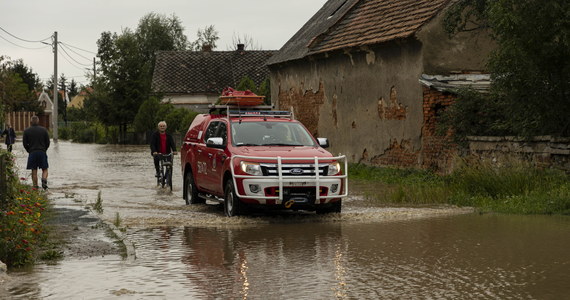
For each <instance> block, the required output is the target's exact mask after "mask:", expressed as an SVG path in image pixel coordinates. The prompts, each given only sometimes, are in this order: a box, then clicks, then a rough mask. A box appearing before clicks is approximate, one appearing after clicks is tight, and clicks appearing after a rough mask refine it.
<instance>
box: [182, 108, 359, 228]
mask: <svg viewBox="0 0 570 300" xmlns="http://www.w3.org/2000/svg"><path fill="white" fill-rule="evenodd" d="M218 108H219V107H218ZM326 147H328V140H327V139H326V138H318V139H315V138H314V137H313V136H312V135H311V134H310V133H309V131H308V130H307V129H306V128H305V127H304V126H303V125H302V124H301V123H300V122H299V121H297V120H295V118H294V116H293V114H292V113H291V112H288V111H273V110H256V109H253V108H250V109H248V110H243V107H242V109H241V110H231V107H229V106H228V107H226V109H225V111H224V110H221V112H220V113H219V114H201V115H198V116H197V117H196V118H195V119H194V121H193V122H192V124H191V125H190V128H189V129H188V132H187V133H186V136H185V137H184V141H183V144H182V149H181V151H180V153H181V155H180V157H181V167H182V175H183V178H184V185H183V187H184V188H183V189H184V191H183V197H184V199H185V200H186V204H194V203H204V202H205V200H213V201H216V202H218V203H224V212H225V214H226V215H227V216H228V217H232V216H236V215H240V214H243V213H245V212H246V210H247V208H248V207H252V206H256V205H257V206H265V207H268V208H279V209H292V210H309V211H316V212H317V213H331V212H340V211H341V206H342V198H344V197H346V196H347V190H348V187H347V175H346V172H347V162H346V157H345V156H337V157H334V156H333V155H332V154H330V153H329V152H328V151H326V150H325V149H323V148H326Z"/></svg>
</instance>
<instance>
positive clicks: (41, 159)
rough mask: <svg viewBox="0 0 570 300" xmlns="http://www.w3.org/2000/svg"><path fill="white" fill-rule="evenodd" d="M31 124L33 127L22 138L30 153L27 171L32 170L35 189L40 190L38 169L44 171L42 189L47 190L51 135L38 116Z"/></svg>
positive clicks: (25, 131)
mask: <svg viewBox="0 0 570 300" xmlns="http://www.w3.org/2000/svg"><path fill="white" fill-rule="evenodd" d="M31 123H32V126H30V127H28V128H26V130H24V134H23V136H22V143H23V144H24V148H25V149H26V151H27V152H28V153H29V155H28V165H27V167H26V169H28V170H32V182H33V184H34V187H35V188H38V169H42V188H43V189H44V190H46V189H47V188H48V186H47V178H48V168H49V164H48V157H47V153H46V151H47V149H48V148H49V145H50V140H49V133H48V131H47V129H46V128H45V127H43V126H40V125H39V118H38V116H33V117H32V119H31Z"/></svg>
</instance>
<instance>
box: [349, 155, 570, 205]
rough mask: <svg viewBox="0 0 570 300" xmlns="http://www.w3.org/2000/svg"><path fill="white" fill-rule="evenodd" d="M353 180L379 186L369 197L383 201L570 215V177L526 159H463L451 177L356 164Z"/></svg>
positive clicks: (352, 175)
mask: <svg viewBox="0 0 570 300" xmlns="http://www.w3.org/2000/svg"><path fill="white" fill-rule="evenodd" d="M349 178H350V179H351V180H356V181H359V182H364V183H369V184H374V185H375V186H378V188H377V189H376V190H375V191H374V192H365V196H366V197H367V198H368V199H371V200H372V201H376V202H377V203H378V204H382V205H395V204H396V205H427V204H451V205H458V206H472V207H475V208H477V209H479V210H480V211H483V212H500V213H511V214H563V215H569V214H570V175H568V174H565V173H564V172H563V171H559V170H552V169H538V168H535V167H533V166H531V165H530V164H528V163H526V162H522V161H513V162H509V163H506V164H503V165H501V166H496V165H494V164H492V163H490V162H484V161H483V162H481V161H469V160H461V161H460V162H459V164H458V167H457V168H456V169H455V171H454V172H453V173H452V174H450V175H436V174H434V173H432V172H429V171H425V170H413V169H394V168H378V167H370V166H365V165H360V164H352V165H350V166H349Z"/></svg>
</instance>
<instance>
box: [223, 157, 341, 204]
mask: <svg viewBox="0 0 570 300" xmlns="http://www.w3.org/2000/svg"><path fill="white" fill-rule="evenodd" d="M236 159H241V160H254V161H255V160H258V161H259V160H263V161H267V160H275V161H277V173H278V175H277V176H264V175H262V176H259V175H238V174H236V172H235V169H234V165H235V163H234V162H235V160H236ZM291 160H294V161H300V160H303V161H307V160H314V170H315V175H314V176H287V177H286V178H285V177H284V176H283V161H291ZM321 160H327V161H337V162H338V161H344V173H345V174H342V175H333V176H329V175H320V172H319V161H321ZM230 167H231V171H232V180H233V182H234V187H235V193H236V195H237V196H238V197H240V198H249V199H275V200H279V202H283V195H284V192H283V182H284V181H288V182H309V183H314V184H315V190H316V191H315V196H316V201H319V200H320V199H329V198H343V197H346V196H348V162H347V160H346V155H341V156H336V157H316V156H315V157H281V156H277V157H257V156H245V155H235V156H232V157H231V161H230ZM236 178H246V179H277V180H278V182H279V196H265V195H263V196H256V195H242V194H240V192H239V189H238V185H237V181H236ZM321 179H341V182H342V188H343V189H344V193H343V194H342V195H340V194H339V195H333V196H329V195H327V196H321V193H320V192H319V189H320V181H321ZM243 188H244V191H245V186H244V187H243ZM339 188H341V187H339ZM277 204H280V203H277Z"/></svg>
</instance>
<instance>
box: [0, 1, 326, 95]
mask: <svg viewBox="0 0 570 300" xmlns="http://www.w3.org/2000/svg"><path fill="white" fill-rule="evenodd" d="M326 1H327V0H287V1H280V0H239V1H236V0H90V1H87V0H0V56H8V57H9V58H10V59H12V60H15V59H20V58H21V59H23V61H24V63H25V64H26V65H27V66H28V67H30V68H32V71H33V72H35V73H37V74H38V75H39V77H40V79H41V80H42V81H44V82H45V81H46V80H47V78H48V77H50V76H52V74H53V66H54V63H53V52H52V50H51V46H49V45H45V44H42V43H39V42H33V43H32V42H27V41H41V40H45V42H47V43H51V39H50V37H51V36H52V35H53V33H54V32H55V31H57V32H58V40H59V41H60V42H63V43H65V44H66V45H68V46H69V47H65V48H66V49H65V50H66V51H67V54H66V53H62V50H61V48H60V50H59V55H58V73H59V76H61V74H62V73H63V74H65V76H66V78H67V79H68V80H71V79H72V78H73V79H75V81H76V82H78V83H79V84H87V83H88V82H87V80H86V78H85V76H84V75H85V72H87V70H86V69H89V70H90V71H91V70H92V68H93V67H92V65H93V57H95V53H96V52H97V44H96V43H97V40H98V39H99V37H100V36H101V33H102V32H104V31H110V32H116V33H121V32H122V30H123V29H124V28H130V29H133V30H134V29H136V27H137V25H138V22H139V20H140V19H141V18H142V17H143V16H144V15H146V14H148V13H150V12H154V13H159V14H162V15H166V16H171V15H172V14H174V15H176V16H177V17H178V18H179V19H180V21H181V22H182V26H184V28H185V29H186V32H185V33H186V36H187V37H188V40H189V41H194V40H195V39H196V38H197V36H196V32H197V31H198V29H203V28H204V27H206V26H209V25H214V26H215V28H216V30H217V31H218V35H219V37H220V39H219V40H218V47H217V48H216V50H220V51H221V50H229V49H230V48H231V47H232V46H231V45H232V41H233V38H234V37H235V36H244V35H247V36H249V37H251V38H252V39H253V40H254V42H255V43H256V44H257V45H259V46H260V47H261V48H262V49H263V50H278V49H280V48H281V46H283V44H285V42H286V41H287V40H289V38H291V37H292V36H293V34H295V32H297V31H298V30H299V29H300V28H301V26H303V24H305V23H306V22H307V21H308V20H309V18H310V17H311V16H313V15H314V14H315V13H316V12H317V11H318V10H319V9H320V8H321V7H322V6H323V5H324V3H325V2H326ZM2 29H3V30H5V31H7V32H8V33H6V32H5V31H3V30H2ZM10 34H11V35H14V36H15V37H13V36H11V35H10ZM24 40H25V41H24ZM74 47H75V48H74ZM26 48H34V49H26ZM38 48H40V49H38ZM70 48H71V49H72V50H73V51H70ZM80 49H81V50H80ZM83 50H87V51H88V52H87V51H83Z"/></svg>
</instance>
